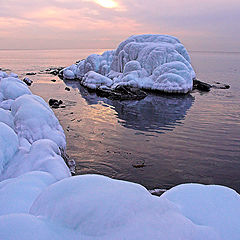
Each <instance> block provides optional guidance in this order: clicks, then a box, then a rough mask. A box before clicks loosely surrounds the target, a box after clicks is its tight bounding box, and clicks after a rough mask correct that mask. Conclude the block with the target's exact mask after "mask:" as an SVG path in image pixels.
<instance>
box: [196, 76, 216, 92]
mask: <svg viewBox="0 0 240 240" xmlns="http://www.w3.org/2000/svg"><path fill="white" fill-rule="evenodd" d="M211 87H212V86H211V85H210V84H208V83H205V82H202V81H200V80H198V79H196V78H195V79H193V90H194V89H197V90H199V91H204V92H209V91H210V89H211Z"/></svg>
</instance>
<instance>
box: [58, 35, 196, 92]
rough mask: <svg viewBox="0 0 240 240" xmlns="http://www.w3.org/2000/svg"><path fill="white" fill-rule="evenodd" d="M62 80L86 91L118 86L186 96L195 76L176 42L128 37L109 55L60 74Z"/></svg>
mask: <svg viewBox="0 0 240 240" xmlns="http://www.w3.org/2000/svg"><path fill="white" fill-rule="evenodd" d="M62 74H63V77H64V78H65V79H80V81H81V84H82V85H83V86H85V87H87V88H90V89H97V88H108V89H115V88H116V87H117V86H119V85H124V86H131V87H137V88H141V89H147V90H158V91H163V92H168V93H187V92H189V91H190V90H191V89H192V86H193V78H194V77H195V72H194V70H193V68H192V66H191V63H190V57H189V55H188V53H187V50H186V49H185V47H184V46H183V45H182V44H181V43H180V41H179V40H178V39H177V38H175V37H172V36H167V35H150V34H146V35H139V36H132V37H129V38H128V39H127V40H125V41H123V42H122V43H120V45H119V46H118V48H117V49H116V50H113V51H106V52H104V53H103V54H102V55H97V54H92V55H90V56H88V57H87V58H86V59H85V60H82V61H80V62H78V63H76V64H73V65H71V66H69V67H67V68H65V69H63V70H62Z"/></svg>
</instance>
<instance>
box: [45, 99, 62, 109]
mask: <svg viewBox="0 0 240 240" xmlns="http://www.w3.org/2000/svg"><path fill="white" fill-rule="evenodd" d="M48 104H49V106H51V107H52V108H59V107H60V105H61V104H63V101H62V100H57V99H54V98H51V99H49V101H48Z"/></svg>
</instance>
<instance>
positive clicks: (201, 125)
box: [0, 50, 240, 192]
mask: <svg viewBox="0 0 240 240" xmlns="http://www.w3.org/2000/svg"><path fill="white" fill-rule="evenodd" d="M100 52H102V50H51V51H43V50H39V51H37V50H35V51H0V67H3V68H9V69H11V70H12V71H14V72H16V73H18V74H19V75H20V77H22V76H23V75H24V74H25V73H26V72H29V71H39V70H43V69H45V68H48V67H50V66H67V65H70V64H72V63H74V62H75V61H76V60H79V59H82V58H85V57H86V56H87V55H89V54H91V53H100ZM190 55H191V58H192V63H193V66H194V68H195V70H196V72H197V76H198V78H199V79H201V80H202V81H205V82H209V83H213V82H214V81H218V82H222V83H226V84H229V85H230V86H231V88H230V89H229V90H221V89H212V91H211V92H209V93H199V92H193V93H191V94H189V95H186V96H181V97H177V96H175V97H169V96H156V95H149V96H148V97H146V98H145V99H143V100H141V101H124V102H119V101H111V100H108V99H105V98H99V97H97V96H96V95H95V94H89V93H88V92H87V91H86V90H85V89H84V88H82V87H81V86H79V85H78V83H76V82H66V83H64V82H62V81H61V80H60V79H57V78H56V77H54V76H51V75H45V74H41V75H36V76H32V77H31V78H32V79H33V80H34V84H33V85H32V86H31V90H32V92H33V93H35V94H38V95H40V96H42V97H43V98H44V99H45V100H46V101H48V99H49V98H52V97H53V98H58V99H62V100H63V102H64V103H65V104H66V106H67V107H66V108H65V109H57V110H54V111H55V114H56V115H57V117H58V118H59V120H60V122H61V124H62V126H63V128H64V130H65V134H66V136H67V142H68V148H67V151H68V154H69V155H70V156H71V157H72V158H74V159H75V160H76V161H77V164H78V166H77V170H78V174H84V173H99V174H104V175H107V176H111V177H114V178H118V179H124V180H130V181H133V182H137V183H141V184H143V185H144V186H146V187H147V188H150V189H152V188H170V187H172V186H174V185H176V184H179V183H186V182H200V183H206V184H222V185H226V186H229V187H232V188H234V189H236V190H237V191H239V192H240V107H239V103H240V94H239V92H240V54H237V53H201V52H191V53H190ZM51 79H57V81H56V82H55V83H53V82H51V81H50V80H51ZM65 84H66V85H68V86H70V87H71V91H70V92H67V91H65V90H64V89H65V87H66V85H65ZM142 163H144V165H145V167H143V168H134V167H133V165H136V164H142Z"/></svg>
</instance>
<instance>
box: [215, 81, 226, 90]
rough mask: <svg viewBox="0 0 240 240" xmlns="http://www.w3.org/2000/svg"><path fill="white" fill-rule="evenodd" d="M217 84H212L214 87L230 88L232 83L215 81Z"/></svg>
mask: <svg viewBox="0 0 240 240" xmlns="http://www.w3.org/2000/svg"><path fill="white" fill-rule="evenodd" d="M214 83H215V84H213V85H212V87H213V88H218V89H229V88H230V85H228V84H224V83H220V82H214Z"/></svg>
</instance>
